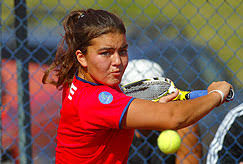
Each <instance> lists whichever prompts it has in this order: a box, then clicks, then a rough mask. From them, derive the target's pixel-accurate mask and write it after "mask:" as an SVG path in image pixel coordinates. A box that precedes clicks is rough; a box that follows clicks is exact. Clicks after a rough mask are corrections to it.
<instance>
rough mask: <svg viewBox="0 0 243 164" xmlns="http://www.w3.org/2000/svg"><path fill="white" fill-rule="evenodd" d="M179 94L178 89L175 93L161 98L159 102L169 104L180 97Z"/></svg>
mask: <svg viewBox="0 0 243 164" xmlns="http://www.w3.org/2000/svg"><path fill="white" fill-rule="evenodd" d="M178 94H179V90H178V89H177V90H176V91H175V92H174V93H171V94H169V95H167V96H164V97H161V98H160V99H159V101H158V102H160V103H166V102H169V101H171V100H173V99H174V98H176V97H177V96H178Z"/></svg>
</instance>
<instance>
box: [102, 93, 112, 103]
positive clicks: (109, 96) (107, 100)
mask: <svg viewBox="0 0 243 164" xmlns="http://www.w3.org/2000/svg"><path fill="white" fill-rule="evenodd" d="M99 100H100V102H101V103H102V104H110V103H111V102H112V100H113V96H112V94H111V93H109V92H106V91H104V92H101V93H100V94H99Z"/></svg>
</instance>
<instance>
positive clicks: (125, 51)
mask: <svg viewBox="0 0 243 164" xmlns="http://www.w3.org/2000/svg"><path fill="white" fill-rule="evenodd" d="M119 54H120V55H121V56H125V55H127V49H122V50H121V51H120V52H119Z"/></svg>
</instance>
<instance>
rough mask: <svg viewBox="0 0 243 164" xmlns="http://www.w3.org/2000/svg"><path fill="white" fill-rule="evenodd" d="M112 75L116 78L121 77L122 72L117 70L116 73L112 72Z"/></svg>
mask: <svg viewBox="0 0 243 164" xmlns="http://www.w3.org/2000/svg"><path fill="white" fill-rule="evenodd" d="M111 74H112V75H114V76H121V75H122V72H121V71H120V70H116V71H112V72H111Z"/></svg>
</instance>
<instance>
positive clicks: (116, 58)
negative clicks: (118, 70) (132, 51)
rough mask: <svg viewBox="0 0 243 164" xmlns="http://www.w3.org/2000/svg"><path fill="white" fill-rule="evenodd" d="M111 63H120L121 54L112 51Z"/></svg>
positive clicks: (117, 64)
mask: <svg viewBox="0 0 243 164" xmlns="http://www.w3.org/2000/svg"><path fill="white" fill-rule="evenodd" d="M112 65H115V66H119V65H121V56H120V55H119V53H118V52H116V53H114V55H113V56H112Z"/></svg>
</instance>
